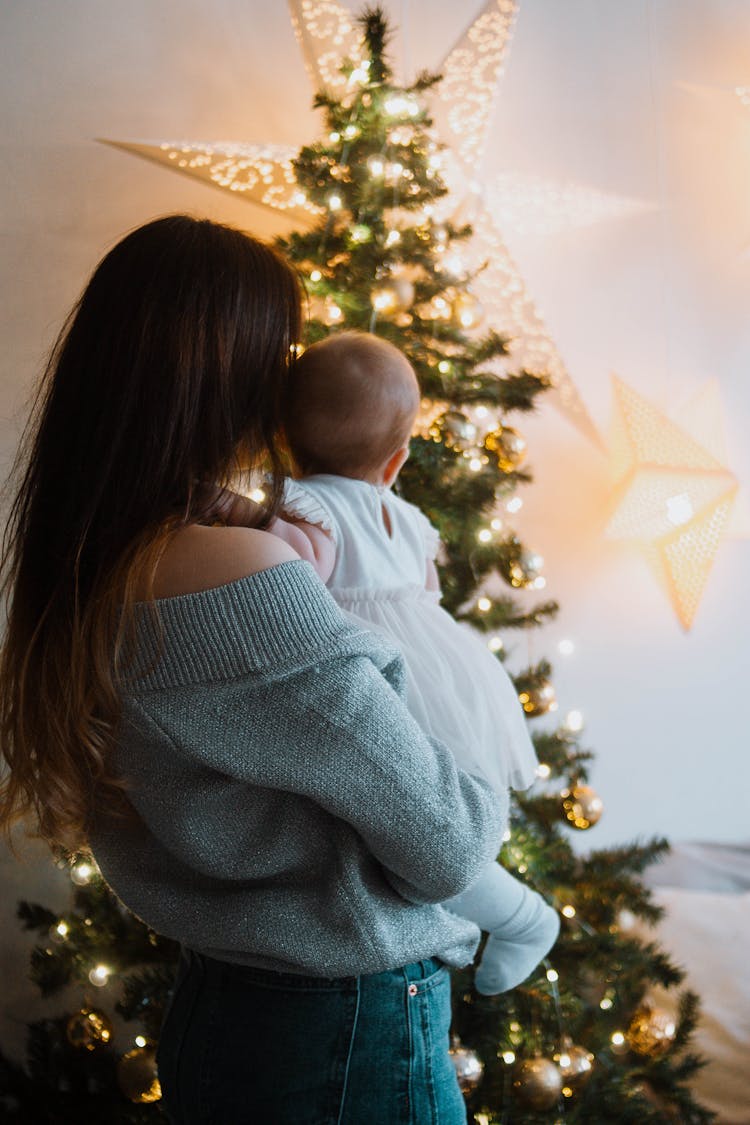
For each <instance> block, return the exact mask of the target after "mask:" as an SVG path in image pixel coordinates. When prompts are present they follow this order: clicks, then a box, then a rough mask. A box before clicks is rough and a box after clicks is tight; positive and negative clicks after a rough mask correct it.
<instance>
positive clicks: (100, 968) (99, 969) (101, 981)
mask: <svg viewBox="0 0 750 1125" xmlns="http://www.w3.org/2000/svg"><path fill="white" fill-rule="evenodd" d="M111 975H112V970H111V969H110V968H109V966H107V965H95V966H94V968H93V969H91V971H90V972H89V980H90V981H91V983H92V984H93V985H94V986H95V987H96V988H104V986H105V984H106V983H107V982H108V980H109V978H110V976H111Z"/></svg>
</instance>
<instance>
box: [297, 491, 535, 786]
mask: <svg viewBox="0 0 750 1125" xmlns="http://www.w3.org/2000/svg"><path fill="white" fill-rule="evenodd" d="M282 507H283V511H284V512H285V513H287V514H289V515H291V516H293V517H296V518H298V519H301V520H305V521H306V522H307V523H311V524H315V525H316V526H318V527H321V528H322V529H323V530H325V531H327V532H329V533H330V534H331V536H332V538H333V541H334V544H335V547H336V561H335V564H334V567H333V571H332V573H331V575H330V577H329V579H328V581H327V583H326V585H327V586H328V589H329V590H330V592H331V594H332V595H333V597H334V599H335V600H336V602H337V603H338V605H339V606H340V607H341V608H342V609H343V610H344V611H345V612H347V613H349V614H351V615H353V616H354V617H355V618H356V619H357V621H358V623H360V624H364V625H365V626H366V627H367V628H369V629H373V630H375V631H379V632H381V633H384V634H386V635H387V636H388V637H389V638H390V639H391V640H392V641H394V642H395V643H396V644H397V645H398V647H399V648H400V649H401V651H402V653H403V656H404V660H405V663H406V670H407V689H408V696H407V703H408V706H409V710H410V711H411V713H412V715H413V716H414V717H415V719H416V720H417V722H418V723H419V724H420V726H421V727H422V728H423V730H425V731H427V733H428V734H431V735H432V736H433V737H435V738H438V739H440V741H441V742H444V743H446V745H447V746H448V747H449V748H450V749H451V751H452V752H453V754H454V756H455V759H456V762H457V764H458V765H459V766H460V767H461V768H462V769H464V770H466V771H467V772H469V773H472V774H476V775H479V776H480V777H483V778H485V780H486V781H488V782H489V783H490V785H492V786H493V788H495V789H496V790H497V791H498V792H505V791H506V790H507V789H508V787H511V788H513V789H526V788H528V786H529V785H531V783H532V782H533V780H534V777H535V770H536V765H537V759H536V754H535V753H534V747H533V744H532V742H531V739H530V738H529V734H528V730H527V728H526V719H525V717H524V713H523V710H522V708H521V705H520V703H519V701H518V696H517V695H516V692H515V689H514V687H513V684H512V683H511V680H510V678H509V676H508V674H507V672H506V671H505V669H504V668H503V666H502V664H501V663H500V662H499V661H498V659H497V658H496V657H495V656H493V655H492V653H491V652H490V651H489V649H488V648H487V647H486V645H485V642H484V641H483V640H482V638H481V637H480V636H479V635H478V634H477V633H476V632H474V630H472V629H471V628H470V627H469V626H467V625H462V624H459V623H458V622H457V621H455V620H454V619H453V618H452V617H451V616H450V614H449V613H447V612H446V611H445V610H444V609H443V608H442V607H441V606H440V604H439V597H440V596H439V594H438V593H437V592H435V591H429V590H426V589H425V579H426V559H428V558H429V559H434V558H435V555H436V553H437V550H438V546H439V539H438V533H437V531H436V530H435V528H434V527H433V526H432V524H431V523H430V522H429V520H428V519H427V518H426V516H424V515H423V513H422V512H420V511H419V509H418V508H416V507H414V505H413V504H408V503H407V502H406V501H405V500H402V499H401V498H400V497H399V496H396V495H395V494H394V493H393V492H391V491H390V490H389V489H381V488H378V487H377V486H376V485H373V484H370V483H368V482H367V481H361V480H355V479H352V478H350V477H339V476H333V475H329V474H323V473H321V474H318V475H315V476H311V477H306V478H305V479H304V480H302V481H288V482H287V486H286V491H285V495H284V501H283V505H282Z"/></svg>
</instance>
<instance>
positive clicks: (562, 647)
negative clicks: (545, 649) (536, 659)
mask: <svg viewBox="0 0 750 1125" xmlns="http://www.w3.org/2000/svg"><path fill="white" fill-rule="evenodd" d="M575 650H576V646H575V645H574V644H573V642H572V641H569V640H564V641H560V642H559V643H558V646H557V651H558V652H559V653H560V655H561V656H572V655H573V653H574V652H575Z"/></svg>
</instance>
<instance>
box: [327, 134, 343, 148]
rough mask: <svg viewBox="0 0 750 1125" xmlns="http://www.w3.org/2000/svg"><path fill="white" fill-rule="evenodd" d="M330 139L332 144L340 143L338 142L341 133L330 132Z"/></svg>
mask: <svg viewBox="0 0 750 1125" xmlns="http://www.w3.org/2000/svg"><path fill="white" fill-rule="evenodd" d="M328 140H329V141H330V142H331V144H333V145H335V144H338V142H339V141H340V140H341V133H335V132H334V133H329V134H328Z"/></svg>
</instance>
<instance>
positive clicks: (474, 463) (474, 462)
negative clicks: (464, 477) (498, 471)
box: [469, 457, 484, 473]
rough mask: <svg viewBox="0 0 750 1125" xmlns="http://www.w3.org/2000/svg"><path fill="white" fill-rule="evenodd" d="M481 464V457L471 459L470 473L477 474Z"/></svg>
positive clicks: (482, 462)
mask: <svg viewBox="0 0 750 1125" xmlns="http://www.w3.org/2000/svg"><path fill="white" fill-rule="evenodd" d="M483 464H484V461H483V460H482V458H481V457H472V458H471V459H470V461H469V468H470V469H471V471H472V473H478V472H479V471H480V469H481V468H482V465H483Z"/></svg>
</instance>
